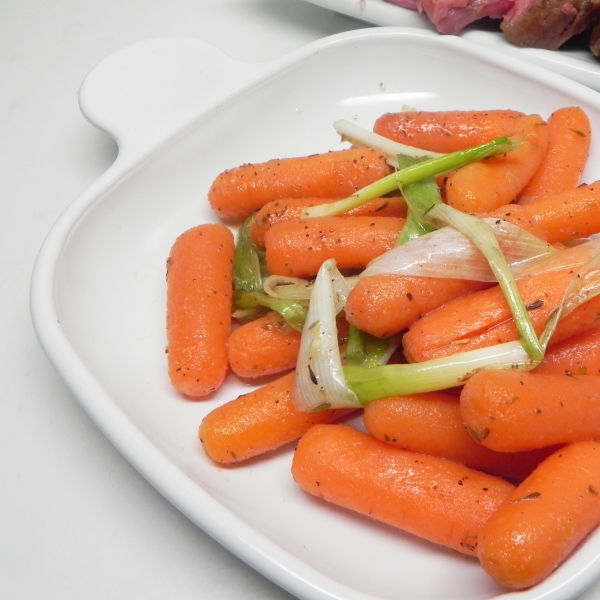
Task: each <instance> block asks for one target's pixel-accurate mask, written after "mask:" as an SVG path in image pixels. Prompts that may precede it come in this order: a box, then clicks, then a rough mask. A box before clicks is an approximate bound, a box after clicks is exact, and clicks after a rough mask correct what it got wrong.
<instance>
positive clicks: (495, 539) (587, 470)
mask: <svg viewBox="0 0 600 600" xmlns="http://www.w3.org/2000/svg"><path fill="white" fill-rule="evenodd" d="M598 525H600V443H598V442H580V443H578V444H573V445H570V446H567V447H565V448H562V449H560V450H558V451H556V452H555V453H554V454H553V455H552V456H550V457H548V458H547V459H546V460H545V461H544V462H543V463H542V464H541V465H540V466H539V467H538V468H537V469H536V470H535V471H534V472H533V473H532V474H531V475H530V476H529V477H528V478H527V479H526V480H525V481H523V482H522V483H521V484H520V485H519V486H518V487H517V488H516V489H515V490H514V491H513V492H512V493H511V495H510V496H509V498H508V499H507V500H506V502H505V503H504V504H503V505H502V506H501V507H500V508H499V509H498V510H497V511H496V512H495V513H494V514H493V515H492V516H491V517H490V518H489V520H488V521H487V523H486V524H485V525H484V526H483V528H482V529H481V532H480V536H479V545H478V549H477V554H478V557H479V560H480V562H481V565H482V567H483V568H484V569H485V571H486V572H487V573H488V574H489V575H490V576H491V577H492V578H493V579H494V580H495V581H496V582H497V583H499V584H500V585H502V586H504V587H506V588H510V589H516V590H518V589H525V588H528V587H531V586H533V585H535V584H536V583H538V582H540V581H542V580H543V579H544V578H545V577H547V576H548V575H550V573H551V572H552V571H554V570H555V569H556V567H558V566H559V565H560V564H561V563H562V561H563V560H564V559H565V558H567V556H569V554H570V553H571V552H572V551H573V550H574V549H575V548H576V547H577V545H578V544H579V543H580V542H581V541H582V540H583V539H584V538H585V537H587V536H588V535H589V534H590V533H591V532H592V531H593V530H594V529H595V528H596V527H597V526H598Z"/></svg>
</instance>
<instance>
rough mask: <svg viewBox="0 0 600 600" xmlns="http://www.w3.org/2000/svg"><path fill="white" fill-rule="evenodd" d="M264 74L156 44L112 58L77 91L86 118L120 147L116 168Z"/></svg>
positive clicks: (200, 45)
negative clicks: (118, 162)
mask: <svg viewBox="0 0 600 600" xmlns="http://www.w3.org/2000/svg"><path fill="white" fill-rule="evenodd" d="M265 70H267V64H266V63H262V64H261V63H256V64H254V63H242V62H239V61H236V60H234V59H232V58H230V57H229V56H227V55H226V54H224V53H223V52H221V51H220V50H218V49H217V48H215V47H214V46H212V45H210V44H206V43H204V42H200V41H198V40H194V39H188V38H158V39H153V40H148V41H144V42H139V43H137V44H133V45H131V46H127V47H126V48H124V49H122V50H119V51H117V52H115V53H114V54H112V55H110V56H108V58H106V59H104V60H103V61H101V62H100V63H99V64H98V65H97V66H96V67H94V68H93V69H92V70H91V71H90V73H89V74H88V75H87V77H86V78H85V79H84V81H83V83H82V85H81V88H80V90H79V106H80V109H81V111H82V113H83V114H84V116H85V117H86V118H87V119H88V120H89V121H90V122H91V123H92V124H93V125H95V126H96V127H98V128H99V129H101V130H103V131H106V132H107V133H108V134H110V135H111V136H112V137H113V138H114V139H115V140H116V142H117V144H118V146H119V159H120V162H121V161H122V159H123V158H124V156H126V157H131V155H132V154H134V155H135V154H138V152H140V151H142V150H144V149H146V150H147V149H148V147H149V146H153V145H154V144H155V143H159V142H160V141H161V140H163V139H164V138H165V137H166V136H168V135H172V134H173V133H174V132H175V131H177V130H178V129H179V128H180V127H182V126H184V125H185V124H186V123H189V121H190V120H191V119H192V118H193V117H194V116H195V115H198V114H199V113H201V112H202V111H203V110H205V109H207V108H209V107H211V106H214V105H215V103H216V102H218V101H219V100H221V99H223V98H225V97H226V96H227V95H228V94H230V93H231V92H233V91H235V90H237V89H240V88H241V87H243V86H244V85H245V84H247V83H248V82H249V81H251V80H252V79H256V77H257V76H259V75H260V74H262V73H263V72H264V71H265Z"/></svg>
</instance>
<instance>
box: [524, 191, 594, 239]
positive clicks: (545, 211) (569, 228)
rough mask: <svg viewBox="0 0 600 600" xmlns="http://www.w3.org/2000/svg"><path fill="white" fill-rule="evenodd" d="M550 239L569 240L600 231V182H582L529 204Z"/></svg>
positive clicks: (527, 207)
mask: <svg viewBox="0 0 600 600" xmlns="http://www.w3.org/2000/svg"><path fill="white" fill-rule="evenodd" d="M525 208H526V209H527V211H528V212H529V214H530V215H531V216H532V218H533V219H534V221H535V222H536V223H537V224H538V225H539V227H540V228H541V229H542V230H543V231H544V232H545V234H546V238H547V240H548V242H550V243H551V244H552V243H555V242H568V241H572V240H576V239H579V238H583V237H587V236H589V235H592V234H593V233H598V232H600V182H598V181H597V182H594V183H592V184H590V185H582V186H580V187H578V188H577V189H574V190H568V191H566V192H562V193H561V194H556V195H554V196H547V197H544V198H542V199H540V200H539V201H538V202H532V203H530V204H527V205H526V206H525Z"/></svg>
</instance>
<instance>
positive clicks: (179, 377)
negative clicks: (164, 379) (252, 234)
mask: <svg viewBox="0 0 600 600" xmlns="http://www.w3.org/2000/svg"><path fill="white" fill-rule="evenodd" d="M234 252H235V247H234V241H233V234H232V233H231V231H230V230H229V229H228V228H227V227H225V226H224V225H199V226H197V227H194V228H192V229H189V230H188V231H186V232H185V233H183V234H182V235H180V236H179V237H178V238H177V239H176V240H175V243H174V244H173V247H172V248H171V253H170V256H169V259H168V261H167V358H168V370H169V377H170V379H171V383H172V384H173V386H174V387H175V389H176V390H177V391H179V392H181V393H182V394H185V395H187V396H190V397H192V398H198V397H202V396H206V395H208V394H210V393H211V392H214V391H215V390H216V389H217V388H218V387H219V386H220V385H221V383H222V382H223V379H224V378H225V374H226V372H227V338H228V337H229V331H230V327H231V305H232V295H233V256H234Z"/></svg>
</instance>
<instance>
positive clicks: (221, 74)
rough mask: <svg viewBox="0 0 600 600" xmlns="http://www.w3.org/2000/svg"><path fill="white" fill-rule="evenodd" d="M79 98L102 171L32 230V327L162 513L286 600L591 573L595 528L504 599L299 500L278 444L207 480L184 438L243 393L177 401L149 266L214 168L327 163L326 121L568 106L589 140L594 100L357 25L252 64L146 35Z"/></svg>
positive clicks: (579, 585) (563, 580) (452, 559)
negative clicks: (95, 136) (300, 159)
mask: <svg viewBox="0 0 600 600" xmlns="http://www.w3.org/2000/svg"><path fill="white" fill-rule="evenodd" d="M80 98H81V108H82V111H83V113H84V114H85V115H86V117H88V119H89V120H90V121H91V122H92V123H94V124H95V125H97V126H98V127H100V128H102V129H104V130H105V131H107V132H109V133H110V134H111V135H113V136H114V137H115V139H116V140H117V142H118V144H119V156H118V158H117V160H116V161H115V163H114V164H113V165H112V166H111V167H110V168H109V169H108V171H107V172H106V173H105V174H104V175H103V176H102V177H101V178H100V179H99V180H98V181H96V182H95V183H94V184H93V185H92V186H91V187H90V188H89V189H88V190H87V191H86V192H85V193H84V194H82V195H81V196H80V197H79V198H77V199H76V200H75V201H74V202H73V203H72V204H71V205H70V206H69V207H68V208H67V210H66V211H65V212H64V214H63V215H62V216H61V217H60V218H59V220H58V221H57V223H56V224H55V226H54V227H53V228H52V230H51V231H50V232H49V234H48V237H47V239H46V240H45V242H44V245H43V247H42V248H41V250H40V253H39V257H38V260H37V262H36V266H35V269H34V273H33V278H32V285H31V313H32V319H33V322H34V326H35V329H36V332H37V335H38V337H39V340H40V343H41V345H42V347H43V348H44V350H45V352H46V353H47V355H48V357H49V358H50V360H51V361H52V363H53V364H54V365H55V367H56V369H57V370H58V372H59V373H60V374H61V376H62V377H64V379H65V381H66V382H67V384H68V385H69V387H70V389H71V390H72V392H73V393H74V395H75V396H76V397H77V399H78V400H79V402H80V403H81V404H82V405H83V407H84V408H85V410H86V411H87V412H88V414H89V415H90V417H91V418H92V419H93V420H94V421H95V422H96V423H97V425H98V426H99V427H100V428H101V429H102V431H103V432H104V433H105V435H106V436H107V437H108V438H109V439H110V440H111V441H112V443H114V445H115V446H116V447H117V448H118V449H119V450H120V452H121V453H122V454H123V455H124V456H125V457H126V458H127V459H128V460H129V461H130V462H131V463H132V464H133V465H134V466H135V467H136V468H137V469H138V470H139V471H140V472H141V473H142V474H143V475H144V476H145V477H146V478H147V479H148V481H149V482H150V483H151V484H152V485H153V486H155V487H156V488H157V489H158V490H159V491H160V492H161V493H162V494H164V496H165V497H166V498H168V499H169V500H170V501H171V502H172V503H173V504H174V505H175V506H177V507H178V508H179V509H180V510H181V511H182V512H183V513H185V514H186V515H187V516H188V517H189V518H190V519H191V520H192V521H193V522H194V523H196V524H197V525H198V526H199V527H201V528H202V529H204V530H205V531H206V532H208V533H209V534H210V535H212V536H213V537H214V538H216V539H217V540H218V541H219V542H220V543H222V544H223V545H224V546H226V547H227V548H228V549H230V550H231V551H232V552H234V553H235V554H236V555H238V556H239V557H240V558H241V559H243V560H244V561H246V562H247V563H248V564H250V565H251V566H252V567H254V568H255V569H257V570H258V571H260V572H261V573H263V574H264V575H266V576H267V577H269V578H270V579H272V580H273V581H275V582H276V583H278V584H279V585H281V586H282V587H284V588H285V589H287V590H288V591H290V592H291V593H292V594H295V595H296V596H297V597H299V598H301V599H303V600H324V599H334V598H337V599H342V598H343V599H344V600H375V599H377V600H392V599H394V600H396V599H398V598H410V599H411V600H421V599H422V600H434V599H435V600H442V599H443V600H454V599H456V600H459V599H460V600H484V599H491V598H513V597H514V598H516V597H517V596H518V597H519V598H520V599H521V600H534V599H541V598H544V599H545V600H551V599H566V598H573V597H575V596H576V595H578V594H579V593H581V592H582V591H583V590H584V589H585V588H586V587H587V586H588V585H589V584H590V583H591V582H592V581H593V580H594V579H595V578H596V577H597V576H598V575H600V535H599V534H598V533H596V534H594V535H592V536H591V537H590V538H589V539H588V540H586V542H585V543H584V544H583V545H582V546H581V547H580V548H579V549H578V550H577V552H576V553H574V554H573V556H572V557H571V558H569V560H568V561H567V562H566V563H564V564H563V565H562V566H561V567H560V568H559V569H558V570H557V571H556V572H555V573H554V574H553V575H552V576H551V577H549V578H548V579H547V580H545V581H544V582H543V583H541V584H540V585H538V586H536V587H535V588H532V589H530V590H527V591H524V592H521V593H519V594H512V593H508V592H506V591H505V590H503V589H501V588H499V587H498V586H497V585H496V584H494V583H493V582H492V581H491V580H490V579H489V577H488V576H487V575H486V574H485V573H484V572H483V570H482V569H481V568H480V567H479V565H478V563H477V561H475V560H472V559H469V558H466V557H463V556H459V555H458V554H456V553H452V552H449V551H447V550H445V549H442V548H439V547H436V546H434V545H431V544H429V543H426V542H424V541H421V540H419V539H416V538H414V537H412V536H410V535H406V534H404V533H402V532H399V531H396V530H393V529H391V528H388V527H386V526H383V525H380V524H377V523H375V522H373V521H371V520H369V519H367V518H363V517H360V516H357V515H354V514H351V513H350V512H347V511H344V510H340V509H337V508H335V507H333V506H330V505H325V504H324V503H322V502H320V501H319V500H317V499H315V498H312V497H308V496H307V495H306V494H304V493H303V492H302V491H301V490H300V489H299V488H298V487H297V486H296V485H295V484H294V482H293V481H292V478H291V476H290V472H289V471H290V464H291V458H292V453H293V446H292V445H291V446H289V447H287V448H284V449H282V450H280V451H278V452H275V453H273V454H271V455H268V456H265V457H263V458H260V459H257V460H252V461H250V462H249V463H248V464H245V465H242V466H239V467H235V468H220V467H218V466H215V464H213V463H211V461H210V460H209V459H208V458H207V457H206V456H205V454H204V452H203V450H202V448H201V446H200V443H199V441H198V439H197V429H198V425H199V424H200V421H201V420H202V418H203V417H204V415H205V414H207V413H208V412H209V411H210V410H212V409H213V408H215V407H216V406H218V405H219V404H220V403H222V402H225V401H227V400H229V399H232V398H234V397H236V396H237V395H238V394H240V393H243V392H247V391H249V390H250V389H251V388H250V387H249V386H248V385H245V384H241V383H239V382H237V381H236V380H235V379H234V377H229V378H228V379H227V380H226V382H225V384H224V386H223V387H222V388H221V390H219V392H218V393H217V394H216V395H215V396H214V397H211V398H208V399H205V400H202V401H197V402H193V401H189V400H184V399H182V398H180V397H178V395H177V394H176V393H175V392H174V391H173V390H172V389H171V387H170V384H169V381H168V378H167V373H166V360H165V344H166V339H165V261H166V257H167V255H168V253H169V249H170V247H171V244H172V243H173V241H174V240H175V238H176V236H177V235H179V234H180V233H181V232H183V231H184V230H185V229H187V228H189V227H191V226H193V225H196V224H198V223H202V222H214V221H216V218H215V216H214V215H213V214H212V212H211V211H210V209H209V207H208V204H207V201H206V193H207V190H208V188H209V185H210V183H211V182H212V180H213V179H214V177H215V176H216V175H217V174H218V173H219V172H221V171H222V170H224V169H226V168H229V167H232V166H236V165H239V164H242V163H245V162H256V161H262V160H267V159H270V158H275V157H286V156H295V155H297V156H299V155H305V154H310V153H315V152H323V151H327V150H331V149H337V148H340V147H341V146H340V141H339V138H338V136H337V134H336V133H335V131H334V130H333V127H332V123H333V121H334V120H336V119H341V118H344V119H350V120H353V121H354V122H356V123H357V124H359V125H362V126H364V127H370V126H371V125H372V123H373V121H374V119H375V118H376V117H377V116H378V115H380V114H382V113H383V112H386V111H393V110H400V109H401V108H402V107H403V106H411V107H415V108H419V109H439V110H442V109H490V108H513V109H518V110H521V111H524V112H528V113H533V112H536V113H539V114H541V115H542V116H544V117H547V116H549V115H550V113H551V112H552V111H553V110H555V109H557V108H559V107H562V106H567V105H573V104H578V105H580V106H582V107H583V108H584V109H585V110H586V111H587V113H588V115H589V116H590V119H591V121H592V127H593V130H594V131H595V132H598V131H600V96H599V95H598V94H597V93H595V92H593V91H592V90H590V89H588V88H586V87H583V86H581V85H579V84H577V83H573V82H572V81H570V80H568V79H566V78H562V77H561V76H559V75H556V74H554V73H551V72H549V71H546V70H543V69H541V68H539V67H537V66H535V65H531V64H529V63H525V62H520V61H516V60H515V59H514V58H511V57H506V56H503V55H502V54H500V53H496V52H494V51H489V50H487V49H485V48H482V47H481V46H479V45H475V44H472V43H470V42H468V41H465V40H463V39H460V38H458V37H452V36H448V37H443V36H439V35H436V34H432V33H430V32H426V31H419V30H411V29H402V28H374V29H368V30H362V31H358V32H351V33H346V34H341V35H337V36H333V37H331V38H326V39H323V40H321V41H319V42H316V43H313V44H311V45H309V46H307V47H305V48H303V49H301V50H299V51H297V52H294V53H292V54H290V55H288V56H285V57H283V58H282V59H280V60H277V61H274V62H270V63H263V64H258V65H257V64H245V63H241V62H237V61H234V60H232V59H230V58H228V57H227V56H225V55H224V54H222V53H221V52H219V51H218V50H217V49H215V48H213V47H211V46H207V45H205V44H203V43H200V42H198V41H195V40H189V39H178V38H167V39H159V40H151V41H148V42H144V43H141V44H137V45H134V46H131V47H129V48H126V49H124V50H122V51H120V52H118V53H117V54H115V55H112V56H110V57H109V58H107V59H106V60H104V61H103V62H102V63H100V64H99V65H98V66H97V67H96V68H95V69H94V70H93V71H92V72H91V73H90V74H89V75H88V77H87V78H86V80H85V81H84V83H83V85H82V88H81V93H80ZM599 154H600V145H599V144H597V143H594V144H593V149H592V153H591V157H590V161H589V167H588V169H587V171H586V172H585V174H584V180H585V181H588V182H591V181H593V180H595V179H600V162H599V158H600V156H599Z"/></svg>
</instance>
